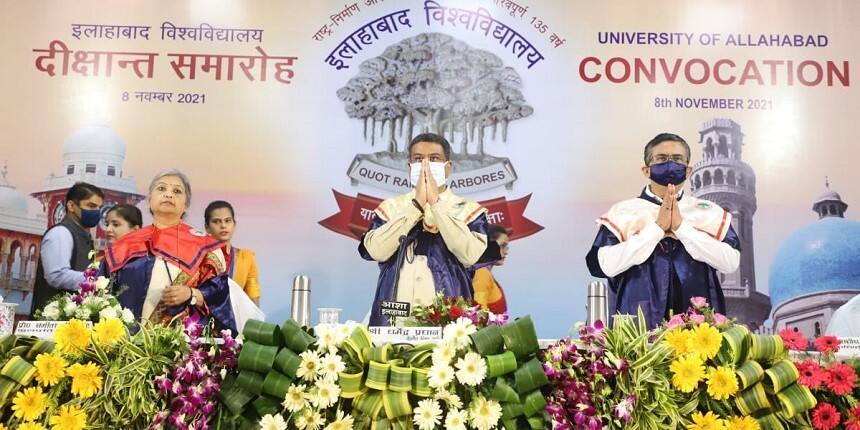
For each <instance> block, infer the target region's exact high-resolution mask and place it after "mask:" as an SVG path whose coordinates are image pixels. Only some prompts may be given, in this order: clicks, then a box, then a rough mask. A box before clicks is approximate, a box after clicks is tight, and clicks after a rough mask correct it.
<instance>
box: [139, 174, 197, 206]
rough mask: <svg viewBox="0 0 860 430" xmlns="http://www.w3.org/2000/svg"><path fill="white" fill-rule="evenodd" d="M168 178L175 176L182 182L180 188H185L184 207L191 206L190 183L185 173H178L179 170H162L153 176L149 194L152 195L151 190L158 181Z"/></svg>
mask: <svg viewBox="0 0 860 430" xmlns="http://www.w3.org/2000/svg"><path fill="white" fill-rule="evenodd" d="M168 176H175V177H177V178H179V180H180V181H182V186H183V187H185V195H186V199H185V206H186V207H189V206H191V181H189V180H188V177H187V176H185V173H182V172H180V171H179V169H175V168H171V169H167V170H163V171H161V172H159V173H158V174H157V175H155V177H154V178H152V182H150V183H149V194H152V190H154V189H155V183H156V182H158V180H159V179H161V178H166V177H168Z"/></svg>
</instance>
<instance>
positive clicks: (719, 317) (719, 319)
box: [714, 312, 729, 326]
mask: <svg viewBox="0 0 860 430" xmlns="http://www.w3.org/2000/svg"><path fill="white" fill-rule="evenodd" d="M728 321H729V319H728V318H726V316H725V315H723V314H721V313H719V312H715V313H714V325H715V326H721V325H723V324H725V323H727V322H728Z"/></svg>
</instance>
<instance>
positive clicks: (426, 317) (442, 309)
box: [405, 293, 508, 328]
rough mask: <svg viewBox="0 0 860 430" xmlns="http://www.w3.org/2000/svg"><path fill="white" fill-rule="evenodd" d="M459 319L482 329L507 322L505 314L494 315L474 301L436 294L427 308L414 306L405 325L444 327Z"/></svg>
mask: <svg viewBox="0 0 860 430" xmlns="http://www.w3.org/2000/svg"><path fill="white" fill-rule="evenodd" d="M460 318H466V319H468V320H470V321H472V324H474V325H475V326H476V327H477V328H484V327H486V326H488V325H497V326H501V325H505V323H507V322H508V314H507V313H503V314H494V313H492V312H490V311H489V310H488V309H487V308H486V307H483V306H481V305H480V304H478V303H476V302H474V301H467V300H466V299H464V298H462V297H449V296H445V295H444V294H443V293H438V294H436V298H435V299H434V300H433V303H431V304H429V305H427V306H415V307H414V308H413V309H412V314H411V315H410V317H409V318H408V319H407V320H406V323H405V324H406V325H408V326H436V327H444V326H446V325H448V324H451V323H453V322H456V321H457V320H458V319H460Z"/></svg>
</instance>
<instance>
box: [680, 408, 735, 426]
mask: <svg viewBox="0 0 860 430" xmlns="http://www.w3.org/2000/svg"><path fill="white" fill-rule="evenodd" d="M725 428H726V423H725V421H724V420H721V419H720V417H718V416H716V415H714V413H713V412H711V411H708V413H707V414H705V415H702V413H701V412H696V413H695V414H693V424H690V425H688V426H687V430H725Z"/></svg>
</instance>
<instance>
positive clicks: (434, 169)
mask: <svg viewBox="0 0 860 430" xmlns="http://www.w3.org/2000/svg"><path fill="white" fill-rule="evenodd" d="M446 164H448V162H447V161H431V162H430V174H431V175H433V179H434V180H435V181H436V185H439V186H440V187H441V186H442V185H446V184H447V183H448V178H447V176H446V175H445V165H446ZM420 177H421V163H411V164H410V165H409V180H410V181H411V182H412V186H413V187H414V186H416V185H418V179H419V178H420Z"/></svg>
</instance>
